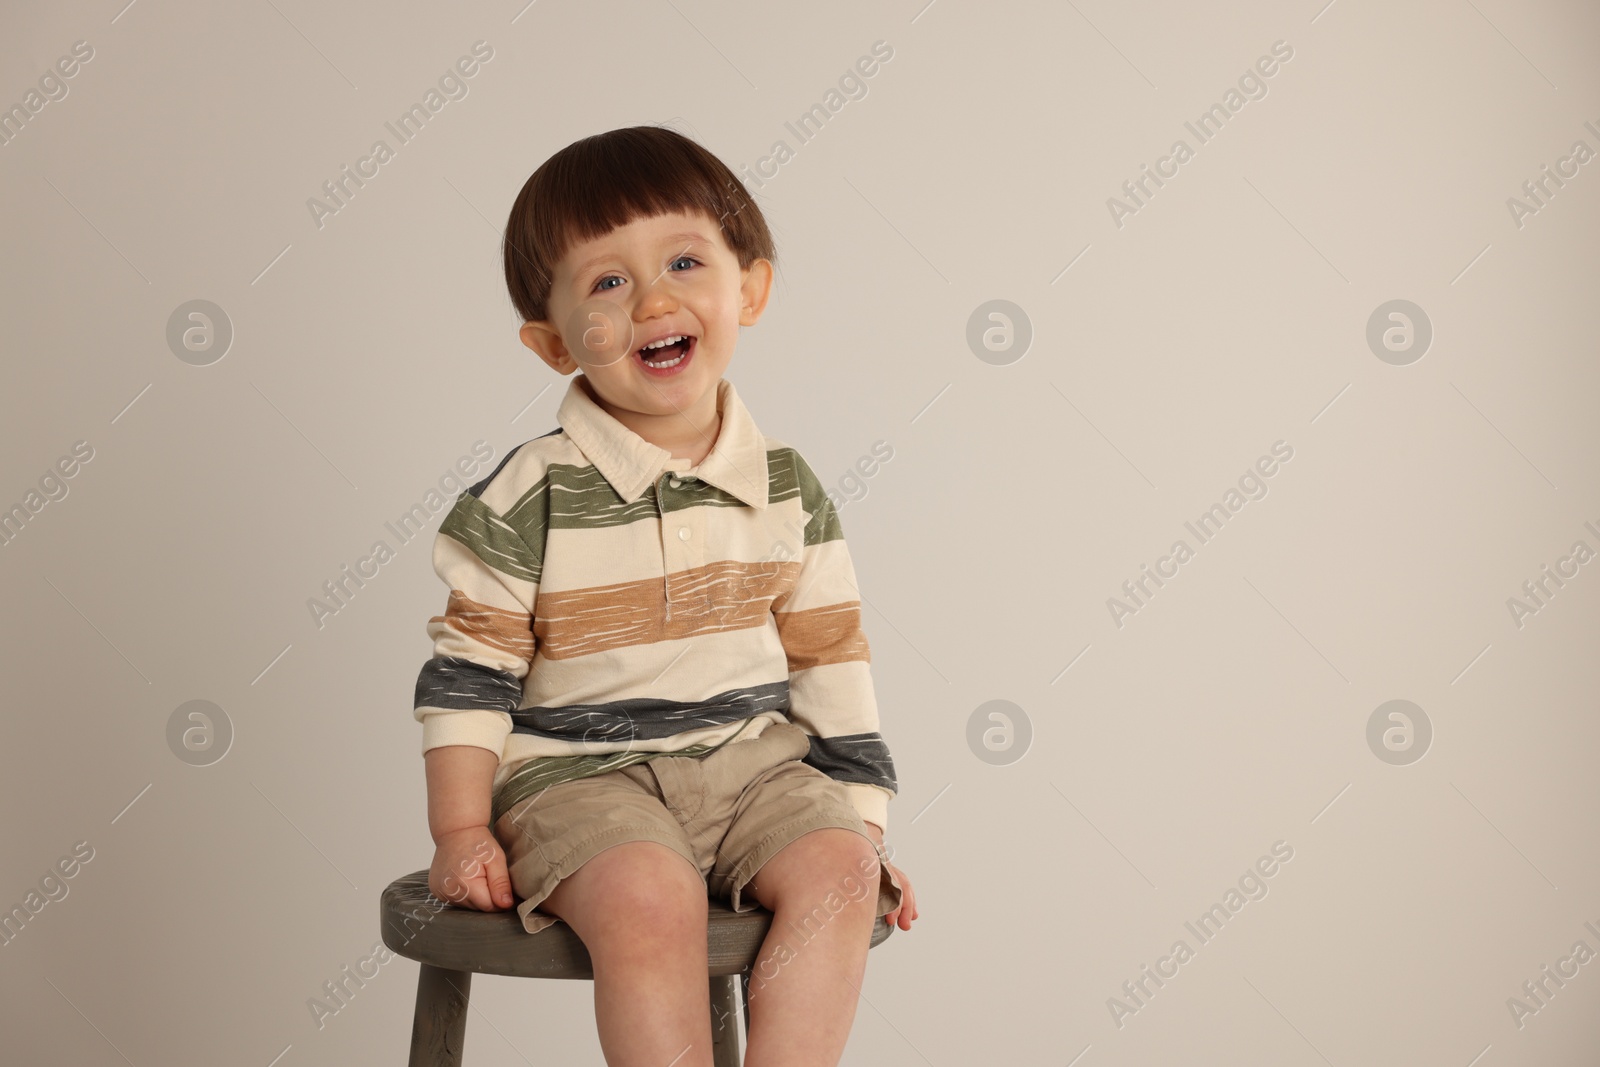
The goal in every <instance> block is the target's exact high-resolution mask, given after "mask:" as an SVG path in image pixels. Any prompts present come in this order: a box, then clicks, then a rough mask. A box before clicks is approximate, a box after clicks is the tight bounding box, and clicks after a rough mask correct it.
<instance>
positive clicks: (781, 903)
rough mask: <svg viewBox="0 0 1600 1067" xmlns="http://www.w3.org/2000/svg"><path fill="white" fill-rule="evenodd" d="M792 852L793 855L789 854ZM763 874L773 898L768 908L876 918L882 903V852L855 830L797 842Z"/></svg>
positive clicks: (832, 830) (820, 833) (815, 834)
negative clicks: (863, 915) (879, 905)
mask: <svg viewBox="0 0 1600 1067" xmlns="http://www.w3.org/2000/svg"><path fill="white" fill-rule="evenodd" d="M790 850H793V853H792V854H791V855H787V856H786V855H785V853H789V852H790ZM779 861H785V862H779ZM763 877H764V882H763V885H762V887H761V888H762V890H764V892H763V893H762V895H763V896H764V897H767V898H770V899H771V900H772V905H768V906H769V907H772V910H774V911H776V910H777V908H780V907H781V908H790V909H793V908H799V909H801V910H803V911H815V910H816V909H817V908H819V907H820V908H822V909H823V910H825V911H827V912H829V913H839V912H844V911H851V912H865V913H866V914H867V915H869V916H870V915H873V914H875V906H876V904H877V901H878V880H879V877H880V874H879V862H878V850H877V848H876V847H875V846H874V845H873V843H872V841H871V840H870V839H868V838H867V837H865V836H863V835H862V834H859V833H856V832H855V831H853V830H846V829H843V828H842V827H825V828H823V829H820V830H813V831H811V832H810V833H808V834H804V835H802V836H801V837H799V838H798V839H796V840H795V841H793V842H791V843H790V844H789V846H788V847H787V848H785V849H784V850H782V851H781V852H779V854H778V855H777V856H775V857H773V862H770V863H768V864H767V866H766V867H763V868H762V869H761V871H759V872H757V875H756V878H757V880H763ZM773 905H776V906H775V907H773Z"/></svg>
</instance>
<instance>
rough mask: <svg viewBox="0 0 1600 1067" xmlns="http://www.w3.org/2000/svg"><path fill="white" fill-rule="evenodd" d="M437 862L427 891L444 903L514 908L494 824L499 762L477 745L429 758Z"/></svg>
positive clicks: (435, 751)
mask: <svg viewBox="0 0 1600 1067" xmlns="http://www.w3.org/2000/svg"><path fill="white" fill-rule="evenodd" d="M424 759H425V760H426V762H427V775H428V832H429V833H430V834H432V835H433V843H434V846H435V847H434V853H433V863H432V865H431V866H430V867H429V870H428V889H429V891H430V892H432V893H433V895H434V896H436V897H438V898H439V899H440V900H449V901H452V902H453V903H456V904H463V905H466V906H468V907H472V908H477V909H478V910H479V911H494V910H496V909H503V908H509V907H511V905H512V903H513V901H512V896H511V877H510V875H509V874H508V873H507V871H506V860H505V853H504V851H503V850H502V849H501V848H500V843H499V842H498V841H496V840H495V839H494V834H493V832H491V831H490V830H489V828H488V824H489V784H490V781H491V780H492V779H493V778H494V771H495V767H496V766H498V765H499V762H500V761H499V757H497V756H496V755H495V754H494V753H493V752H490V751H489V750H488V749H485V748H479V747H477V746H476V745H442V746H440V747H438V748H432V749H429V750H428V751H427V753H426V754H425V756H424Z"/></svg>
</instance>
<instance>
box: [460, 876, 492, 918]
mask: <svg viewBox="0 0 1600 1067" xmlns="http://www.w3.org/2000/svg"><path fill="white" fill-rule="evenodd" d="M464 884H465V885H466V887H467V899H466V901H465V903H466V905H467V907H469V908H476V909H478V910H479V911H494V910H495V907H494V904H493V903H492V902H491V901H490V900H489V884H488V882H487V881H486V880H485V879H484V877H483V875H481V874H480V875H478V876H477V877H476V878H468V879H466V880H465V882H464Z"/></svg>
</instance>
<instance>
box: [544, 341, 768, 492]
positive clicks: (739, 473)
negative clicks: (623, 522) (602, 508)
mask: <svg viewBox="0 0 1600 1067" xmlns="http://www.w3.org/2000/svg"><path fill="white" fill-rule="evenodd" d="M592 389H593V387H592V386H591V385H590V384H589V381H588V379H587V378H586V377H585V376H584V375H583V374H581V373H580V374H577V375H575V376H574V377H573V379H572V381H571V382H569V383H567V395H566V396H565V397H564V398H562V401H561V407H560V408H559V409H557V411H556V421H558V422H559V423H560V424H561V428H562V429H563V430H565V431H566V432H567V436H568V437H570V438H571V439H572V442H573V444H575V445H577V446H578V450H579V451H581V452H582V453H583V454H584V456H585V458H587V459H588V460H589V462H591V463H593V464H594V465H595V467H596V468H598V469H599V471H600V473H601V474H602V475H604V476H605V479H606V481H608V482H610V483H611V487H612V488H613V489H615V490H616V492H617V495H618V496H620V497H621V498H622V499H623V500H624V501H625V502H627V503H630V504H631V503H633V502H634V501H635V500H637V499H638V498H639V496H640V495H641V494H642V493H643V492H644V490H645V487H646V486H649V485H653V484H654V483H655V480H656V478H657V477H659V476H660V474H661V472H662V471H663V470H664V469H665V466H666V464H667V462H668V461H669V460H671V459H672V453H671V452H669V451H668V450H667V449H665V448H661V447H659V446H657V445H653V444H651V443H650V442H649V441H646V440H645V439H644V438H642V437H640V436H639V435H638V434H636V433H634V432H633V431H632V430H630V429H629V428H628V427H626V426H624V425H623V424H622V423H620V422H618V421H617V420H616V419H615V418H614V417H612V415H611V413H610V412H608V411H606V410H605V409H604V408H602V407H601V406H600V405H599V404H597V403H596V402H595V399H594V394H593V392H592ZM717 409H718V410H719V411H720V412H721V413H722V427H721V429H720V430H718V431H717V441H716V444H715V445H714V446H713V447H712V449H711V451H710V453H708V454H707V456H706V458H705V459H703V460H701V461H700V466H699V468H698V469H697V470H696V471H695V474H696V476H697V477H699V478H700V480H701V481H704V482H709V483H710V484H711V485H714V486H716V487H717V488H718V489H721V490H723V491H724V492H726V493H728V494H729V495H731V496H734V497H737V498H738V499H739V500H741V501H743V502H744V503H746V504H748V505H750V506H751V507H753V508H765V507H766V506H767V444H766V438H765V437H763V436H762V434H761V431H760V430H758V429H757V428H756V424H755V420H754V419H753V418H751V416H750V412H749V411H748V410H746V408H745V406H744V403H743V401H741V400H740V399H739V394H738V392H737V391H736V390H735V389H734V387H733V383H732V382H730V381H728V379H726V378H720V379H718V380H717Z"/></svg>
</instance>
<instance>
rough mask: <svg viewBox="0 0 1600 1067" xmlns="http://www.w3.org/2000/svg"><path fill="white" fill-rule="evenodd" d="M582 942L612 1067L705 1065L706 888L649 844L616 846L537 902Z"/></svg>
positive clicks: (672, 856)
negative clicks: (592, 965)
mask: <svg viewBox="0 0 1600 1067" xmlns="http://www.w3.org/2000/svg"><path fill="white" fill-rule="evenodd" d="M539 908H540V910H541V911H547V912H549V913H550V914H551V915H555V916H557V917H558V918H560V919H561V920H562V921H563V922H565V923H566V924H567V925H569V926H571V927H572V929H573V930H574V931H575V932H576V933H577V935H578V936H579V937H580V938H582V939H583V944H584V947H585V948H587V949H588V950H589V958H590V960H592V961H593V963H594V1017H595V1024H596V1026H597V1027H598V1029H599V1031H600V1048H601V1050H602V1051H603V1052H604V1053H605V1057H606V1063H607V1064H609V1065H610V1067H668V1065H669V1064H670V1065H671V1067H711V991H710V982H709V980H708V978H707V973H708V971H709V969H710V964H709V961H708V960H707V958H706V886H705V881H704V880H703V879H702V878H701V876H700V873H699V872H698V871H697V870H695V869H694V868H693V867H692V866H690V865H689V863H688V861H686V860H685V859H684V858H683V857H682V856H680V855H679V854H678V853H676V852H674V851H672V849H670V848H668V847H667V846H665V845H662V844H658V843H656V842H654V841H625V842H623V843H622V844H619V845H613V846H612V847H610V848H608V849H606V850H605V851H603V852H601V853H599V854H597V855H596V856H595V857H594V858H592V859H591V860H589V862H587V863H585V864H584V865H583V866H582V867H579V868H578V869H577V870H576V871H574V872H573V873H572V874H571V875H569V876H567V877H566V878H563V879H562V880H561V881H560V882H558V883H557V884H556V887H555V889H554V890H552V891H551V893H550V895H549V896H548V897H546V898H545V899H544V901H542V902H541V903H540V904H539Z"/></svg>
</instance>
